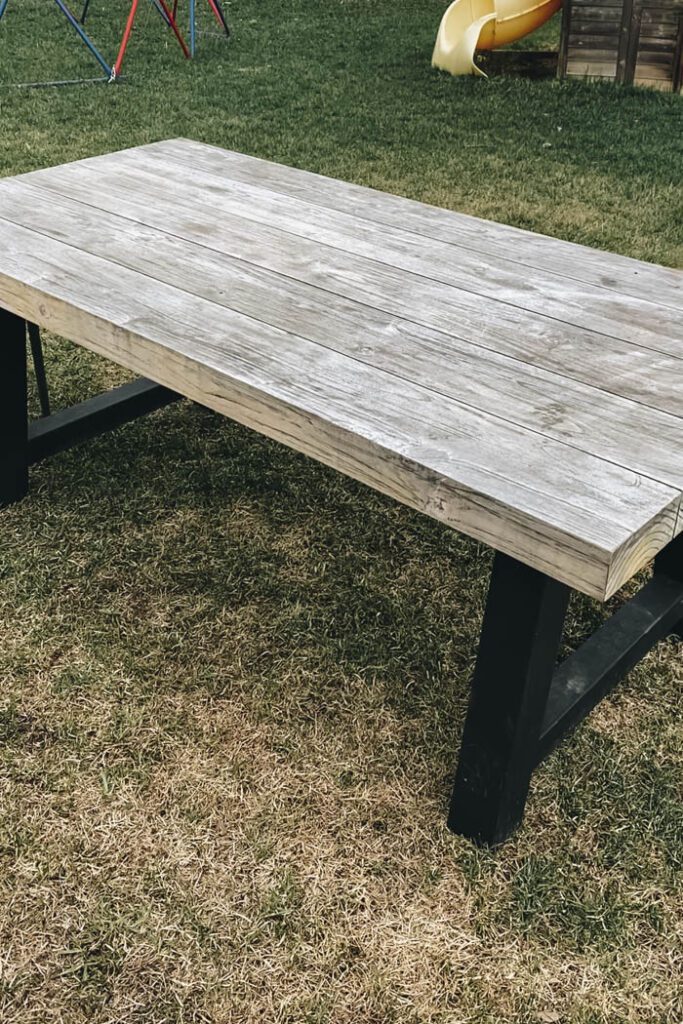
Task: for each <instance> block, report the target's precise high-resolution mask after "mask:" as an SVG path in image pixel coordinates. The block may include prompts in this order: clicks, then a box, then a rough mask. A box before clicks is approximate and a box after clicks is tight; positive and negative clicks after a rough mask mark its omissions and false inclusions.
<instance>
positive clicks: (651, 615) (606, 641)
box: [448, 535, 683, 845]
mask: <svg viewBox="0 0 683 1024" xmlns="http://www.w3.org/2000/svg"><path fill="white" fill-rule="evenodd" d="M568 597H569V590H568V588H567V587H565V586H564V585H563V584H561V583H557V582H555V581H554V580H552V579H550V578H549V577H547V576H544V575H543V574H542V573H539V572H537V571H536V570H534V569H529V568H528V567H527V566H525V565H523V564H521V563H520V562H516V561H515V560H514V559H512V558H508V557H507V556H506V555H500V554H498V555H496V558H495V561H494V565H493V572H492V575H491V585H490V589H489V596H488V601H487V605H486V612H485V615H484V623H483V626H482V633H481V642H480V647H479V655H478V658H477V666H476V669H475V673H474V680H473V686H472V697H471V700H470V707H469V711H468V713H467V719H466V722H465V731H464V734H463V741H462V748H461V752H460V763H459V765H458V770H457V774H456V779H455V785H454V788H453V797H452V801H451V808H450V814H449V817H448V824H449V827H450V828H451V829H452V830H453V831H454V832H459V833H461V834H462V835H465V836H467V837H468V838H470V839H474V840H475V841H476V842H480V843H486V844H490V845H492V844H495V843H500V842H502V841H503V840H504V839H506V838H507V837H508V836H510V835H512V833H513V832H514V831H515V829H516V828H517V827H518V825H519V824H520V822H521V820H522V816H523V814H524V805H525V802H526V797H527V793H528V789H529V782H530V779H531V774H532V772H533V770H534V768H535V767H536V766H537V765H538V764H539V763H540V762H541V761H542V760H543V759H544V758H545V757H547V755H548V754H549V753H550V752H551V751H552V750H553V749H554V748H555V747H556V746H557V744H558V743H559V742H560V741H561V740H562V739H563V737H564V736H566V734H567V733H568V732H569V731H570V730H571V729H573V728H574V727H575V726H577V725H578V724H579V722H581V721H582V720H583V719H584V718H585V717H586V715H588V714H590V712H591V711H592V709H593V708H594V707H595V706H596V704H598V703H599V701H601V700H602V698H603V697H605V696H606V694H607V693H609V691H610V690H612V689H613V688H614V687H615V686H616V685H617V683H618V682H619V681H620V680H621V679H623V678H624V676H625V675H627V673H628V672H630V671H631V669H632V668H634V667H635V665H637V664H638V662H639V661H640V660H641V659H642V658H644V657H645V655H646V654H647V653H648V651H650V650H651V649H652V647H654V645H655V644H656V643H658V642H659V641H660V640H662V639H663V638H664V637H666V636H669V635H677V636H679V637H681V638H683V535H679V536H678V537H676V538H675V539H674V540H672V541H671V542H670V543H669V545H668V546H667V547H666V548H664V549H663V551H662V552H661V553H660V554H659V555H658V556H657V558H656V559H655V570H654V575H653V577H652V579H651V580H650V581H649V582H647V583H646V584H645V585H644V586H643V587H642V588H641V590H639V591H638V593H637V594H636V595H635V596H634V597H632V598H631V599H630V600H629V601H626V602H625V603H624V604H623V605H622V606H621V608H619V610H618V611H616V612H615V613H614V615H613V616H612V617H611V618H610V619H608V620H607V621H606V622H605V623H604V625H603V626H601V628H600V629H599V630H597V632H596V633H594V634H593V635H592V636H591V637H589V638H588V640H586V641H585V642H584V643H583V644H582V645H581V646H580V647H579V648H578V649H577V650H576V651H574V653H573V654H570V655H569V657H568V658H566V659H565V661H563V662H562V663H561V664H560V665H557V666H556V658H557V652H558V647H559V644H560V640H561V635H562V625H563V621H564V616H565V612H566V608H567V600H568Z"/></svg>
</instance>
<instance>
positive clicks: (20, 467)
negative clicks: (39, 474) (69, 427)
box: [0, 309, 28, 507]
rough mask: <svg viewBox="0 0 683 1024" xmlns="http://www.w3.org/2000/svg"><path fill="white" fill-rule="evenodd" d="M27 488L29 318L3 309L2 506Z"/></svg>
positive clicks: (0, 359) (18, 498) (0, 344)
mask: <svg viewBox="0 0 683 1024" xmlns="http://www.w3.org/2000/svg"><path fill="white" fill-rule="evenodd" d="M27 492H28V399H27V386H26V321H25V320H22V319H21V317H18V316H15V315H14V314H13V313H9V312H7V310H4V309H0V507H2V506H4V505H11V504H12V503H13V502H15V501H21V499H22V498H24V497H25V496H26V494H27Z"/></svg>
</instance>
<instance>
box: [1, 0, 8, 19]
mask: <svg viewBox="0 0 683 1024" xmlns="http://www.w3.org/2000/svg"><path fill="white" fill-rule="evenodd" d="M8 3H9V0H0V18H2V16H3V14H4V13H5V11H6V9H7V4H8Z"/></svg>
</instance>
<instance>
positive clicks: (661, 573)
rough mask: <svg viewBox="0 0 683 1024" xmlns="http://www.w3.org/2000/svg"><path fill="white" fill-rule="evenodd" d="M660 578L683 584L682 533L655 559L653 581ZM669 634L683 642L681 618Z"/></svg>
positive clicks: (682, 621) (682, 619) (682, 620)
mask: <svg viewBox="0 0 683 1024" xmlns="http://www.w3.org/2000/svg"><path fill="white" fill-rule="evenodd" d="M660 577H667V578H668V579H671V580H676V582H677V583H683V533H679V535H678V537H676V539H675V540H673V541H672V542H671V544H669V546H668V547H666V548H664V550H663V551H660V553H659V554H658V555H657V557H656V558H655V579H659V578H660ZM671 633H672V635H675V636H678V637H680V639H681V640H683V618H681V619H679V621H678V622H677V623H676V625H675V626H674V627H673V628H672V629H671Z"/></svg>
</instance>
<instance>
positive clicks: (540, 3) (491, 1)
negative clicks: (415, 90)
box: [432, 0, 683, 92]
mask: <svg viewBox="0 0 683 1024" xmlns="http://www.w3.org/2000/svg"><path fill="white" fill-rule="evenodd" d="M560 7H563V11H562V31H561V36H560V51H559V55H558V59H557V75H558V77H559V78H593V79H599V80H602V81H611V82H619V83H621V84H623V85H634V84H635V85H648V86H652V87H654V88H657V89H664V90H667V91H673V92H679V91H680V90H681V88H682V87H683V0H564V4H563V3H562V0H455V2H454V3H452V4H451V5H450V7H449V8H448V10H447V11H446V13H445V14H444V16H443V19H442V21H441V25H440V27H439V33H438V36H437V39H436V45H435V47H434V55H433V57H432V64H433V65H434V66H435V67H437V68H441V69H442V70H443V71H450V73H451V74H452V75H484V72H483V71H482V69H481V68H480V67H479V66H478V65H477V63H476V62H475V59H474V57H475V51H476V50H492V49H494V48H497V47H499V46H505V45H506V44H507V43H511V42H514V41H515V40H516V39H521V38H522V37H523V36H525V35H527V34H528V33H530V32H534V31H535V30H536V29H537V28H539V27H540V26H541V25H542V24H543V23H544V22H546V21H547V20H548V19H549V18H550V17H551V16H552V15H553V14H554V13H555V11H557V10H558V9H559V8H560ZM519 56H521V55H519ZM524 56H525V57H526V58H527V61H528V60H529V58H531V57H535V58H537V59H536V60H535V61H534V62H533V66H536V67H540V66H542V63H541V61H540V60H539V58H544V59H547V57H548V55H547V54H543V53H541V52H540V51H537V52H530V53H527V54H525V55H524ZM545 66H546V67H547V66H548V64H547V63H546V65H545ZM484 77H485V76H484Z"/></svg>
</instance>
